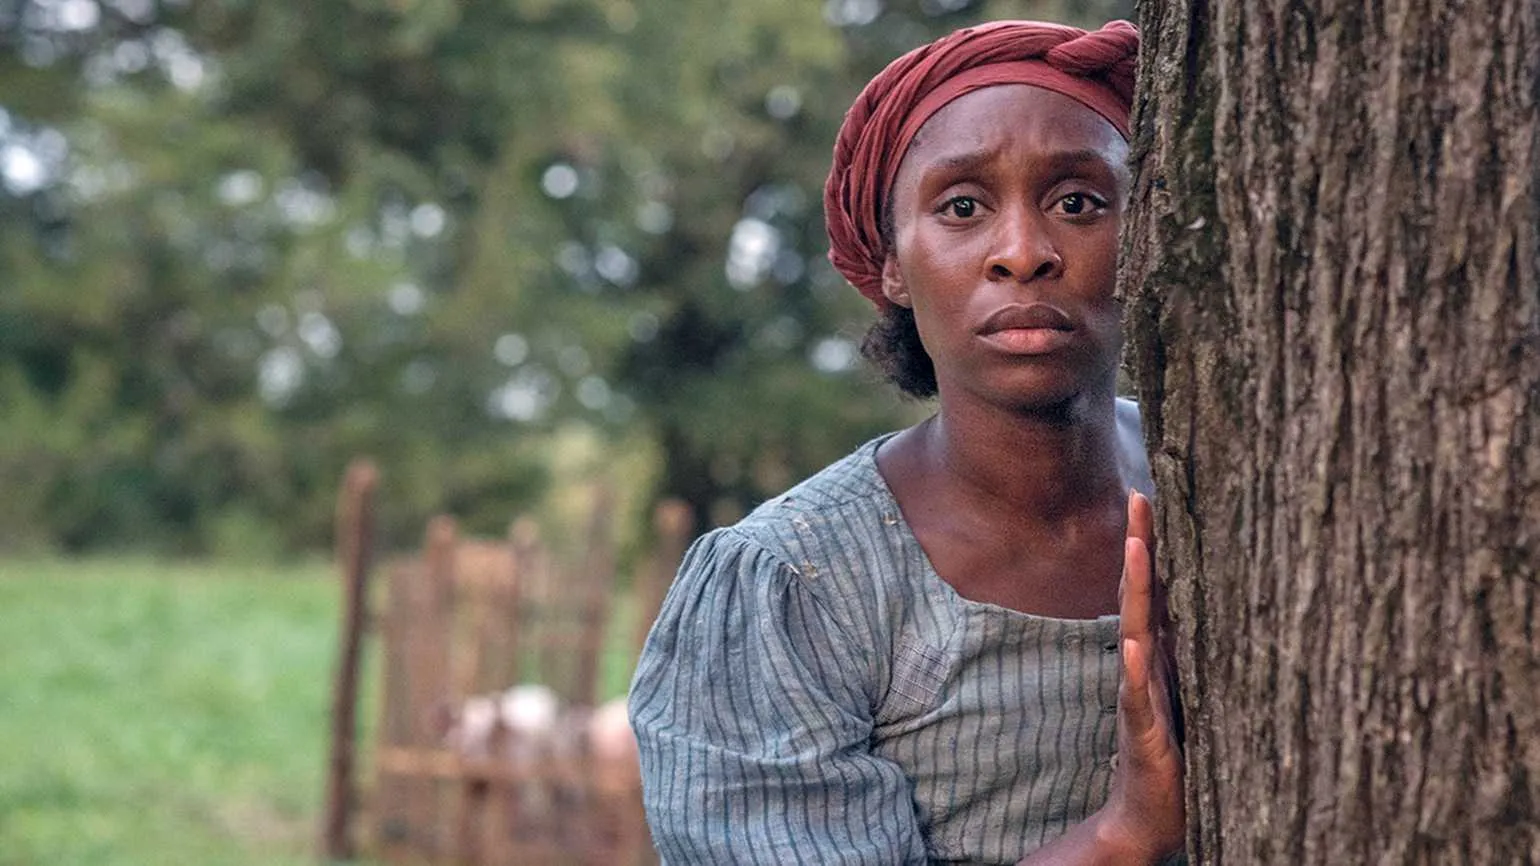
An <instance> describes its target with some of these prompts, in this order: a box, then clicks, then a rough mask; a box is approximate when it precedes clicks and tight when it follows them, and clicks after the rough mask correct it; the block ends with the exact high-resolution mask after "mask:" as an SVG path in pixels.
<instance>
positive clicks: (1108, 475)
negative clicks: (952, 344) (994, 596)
mask: <svg viewBox="0 0 1540 866" xmlns="http://www.w3.org/2000/svg"><path fill="white" fill-rule="evenodd" d="M917 432H919V433H920V435H921V437H922V438H921V441H920V442H919V443H917V444H918V445H919V446H920V447H919V453H918V455H917V456H919V457H920V459H921V460H922V461H923V462H924V463H925V464H927V465H926V472H925V474H931V473H937V474H939V475H940V477H939V478H937V479H936V480H938V481H940V482H941V483H942V484H943V485H944V486H946V487H951V488H953V491H954V492H955V493H956V494H960V495H962V496H963V497H965V498H966V499H971V500H974V501H975V502H978V503H980V504H985V505H989V506H996V507H998V508H999V509H1000V512H1001V513H1002V514H1013V515H1015V517H1016V519H1025V520H1028V521H1031V522H1041V523H1055V522H1058V521H1060V520H1063V519H1065V518H1067V517H1072V516H1074V515H1076V514H1078V513H1081V512H1083V511H1085V510H1086V509H1088V508H1099V507H1101V506H1103V505H1106V504H1107V502H1108V501H1109V500H1110V501H1114V502H1120V501H1121V500H1122V498H1123V497H1124V496H1125V495H1126V491H1124V490H1123V489H1122V488H1123V479H1122V478H1121V475H1120V473H1119V469H1118V466H1119V460H1118V436H1117V418H1116V403H1115V400H1114V391H1113V388H1112V387H1111V384H1110V383H1109V385H1108V387H1107V388H1106V389H1105V392H1104V393H1097V394H1081V395H1079V396H1077V397H1076V398H1074V399H1073V400H1071V401H1069V402H1067V403H1065V404H1062V405H1057V406H1052V407H1047V408H1044V409H1042V410H1037V411H1026V410H1022V411H1014V412H1007V411H1003V410H1001V409H1000V408H999V407H997V406H989V405H985V404H982V403H980V402H977V401H969V400H947V399H945V397H943V399H942V400H941V409H940V411H939V412H938V413H937V415H936V416H935V417H933V418H932V419H931V420H930V421H928V422H926V424H925V425H923V426H922V428H921V429H920V430H919V431H917Z"/></svg>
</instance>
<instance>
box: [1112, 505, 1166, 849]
mask: <svg viewBox="0 0 1540 866" xmlns="http://www.w3.org/2000/svg"><path fill="white" fill-rule="evenodd" d="M1153 527H1154V519H1153V517H1152V515H1151V511H1150V501H1149V500H1148V499H1146V498H1145V497H1144V496H1143V495H1141V494H1139V493H1137V492H1130V493H1129V496H1128V538H1127V539H1126V540H1125V541H1124V545H1123V583H1122V586H1121V587H1120V588H1119V591H1118V595H1119V599H1118V607H1119V614H1120V615H1121V620H1122V621H1121V631H1122V634H1121V644H1122V650H1123V653H1122V655H1123V683H1122V686H1121V688H1120V689H1119V691H1118V752H1117V766H1116V768H1115V769H1114V771H1113V777H1112V793H1111V795H1110V796H1109V797H1108V798H1107V804H1106V805H1105V806H1103V807H1102V809H1101V811H1100V812H1099V813H1098V814H1097V816H1096V819H1097V821H1098V823H1099V826H1098V828H1097V830H1098V835H1099V836H1101V837H1102V838H1103V839H1104V840H1105V841H1106V842H1107V843H1109V844H1110V845H1112V846H1113V848H1114V849H1115V850H1119V851H1125V852H1127V854H1126V856H1127V858H1128V859H1127V861H1126V862H1142V863H1149V862H1155V861H1158V860H1160V859H1161V858H1162V857H1165V856H1167V855H1169V854H1172V853H1175V852H1176V851H1179V850H1181V847H1182V843H1183V839H1184V837H1185V834H1186V812H1185V801H1184V799H1183V790H1182V752H1181V747H1180V745H1179V744H1178V743H1177V740H1176V723H1175V717H1174V714H1173V712H1172V707H1171V698H1170V695H1171V690H1170V685H1171V679H1172V678H1171V674H1170V669H1169V666H1168V665H1167V659H1166V652H1165V648H1164V645H1163V643H1162V641H1161V638H1160V631H1159V629H1160V625H1161V624H1160V623H1159V622H1158V621H1157V611H1158V610H1162V609H1163V606H1160V605H1157V601H1156V593H1155V580H1154V575H1153V573H1152V570H1151V566H1150V548H1151V546H1152V543H1153V540H1154V528H1153ZM1119 859H1120V860H1121V859H1122V858H1119Z"/></svg>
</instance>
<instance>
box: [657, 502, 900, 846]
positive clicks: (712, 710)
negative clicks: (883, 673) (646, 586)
mask: <svg viewBox="0 0 1540 866" xmlns="http://www.w3.org/2000/svg"><path fill="white" fill-rule="evenodd" d="M834 607H835V606H834V605H831V604H830V603H829V602H828V600H827V599H824V598H820V597H819V596H818V595H817V594H816V593H815V592H814V591H813V590H812V589H811V588H810V587H809V586H808V581H805V580H804V579H803V578H802V577H801V576H799V575H798V573H797V572H796V571H795V570H794V569H793V568H792V567H791V566H790V565H788V564H787V563H786V562H784V561H783V560H782V559H780V558H779V557H778V556H776V555H774V554H773V553H771V552H769V551H767V550H765V549H764V548H763V547H761V546H760V545H758V544H757V543H756V542H754V541H752V540H750V539H749V538H747V537H746V536H744V535H743V534H741V533H739V532H737V531H735V530H731V529H728V530H718V531H717V532H715V533H712V534H710V535H707V536H705V537H704V538H702V539H701V540H700V541H698V542H696V544H695V545H694V546H693V547H692V548H691V550H690V552H689V554H688V555H687V556H686V557H685V561H684V563H683V564H682V565H681V567H680V572H679V576H678V578H677V579H676V580H675V582H674V585H673V587H672V588H671V589H670V591H669V594H668V597H667V599H666V601H665V602H664V604H663V609H662V611H661V612H660V613H659V616H658V620H657V623H656V624H655V625H654V626H653V629H652V632H651V634H650V635H649V636H648V639H647V643H646V646H645V648H644V649H643V651H642V657H641V660H640V662H639V664H638V667H637V671H636V676H635V679H634V680H633V682H632V688H631V699H630V707H631V723H632V726H633V727H634V728H635V730H636V734H637V739H638V741H639V743H640V745H641V756H642V780H643V792H644V799H645V802H646V809H647V820H648V823H649V825H650V826H651V828H652V833H653V840H654V842H655V843H656V845H657V848H658V852H659V853H660V854H661V855H662V857H663V861H664V863H666V864H670V866H684V864H703V866H721V864H767V866H771V864H773V866H782V864H788V863H818V864H862V866H899V864H911V863H912V864H923V863H925V862H926V856H925V845H924V839H923V837H922V835H921V833H920V830H919V828H918V824H917V820H916V817H915V811H914V805H913V797H912V794H911V785H910V782H909V780H908V779H907V778H906V777H905V776H904V773H903V771H902V770H901V769H900V768H899V767H898V766H897V765H896V764H894V763H892V762H891V761H887V760H884V759H882V758H878V757H877V756H875V755H873V754H872V753H871V750H870V748H869V740H870V737H871V733H872V725H873V721H872V709H871V708H872V704H873V699H872V698H873V696H872V694H871V692H872V691H873V689H874V686H873V685H872V679H873V677H872V671H873V670H874V663H873V661H872V653H873V652H874V648H873V647H870V646H862V645H861V644H860V643H859V642H856V641H853V640H852V638H851V634H852V633H853V632H855V631H857V630H855V629H852V628H850V625H849V623H848V622H842V621H841V619H842V618H841V617H839V616H837V615H836V613H837V612H836V611H835V610H834V609H833V608H834Z"/></svg>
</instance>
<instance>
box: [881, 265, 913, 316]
mask: <svg viewBox="0 0 1540 866" xmlns="http://www.w3.org/2000/svg"><path fill="white" fill-rule="evenodd" d="M882 296H883V297H884V298H887V299H888V301H889V302H891V303H894V304H897V305H898V306H900V307H908V306H912V304H911V302H910V300H909V287H908V286H905V285H904V272H903V271H902V270H900V269H899V267H898V256H895V255H893V254H892V253H888V257H887V258H886V259H883V261H882Z"/></svg>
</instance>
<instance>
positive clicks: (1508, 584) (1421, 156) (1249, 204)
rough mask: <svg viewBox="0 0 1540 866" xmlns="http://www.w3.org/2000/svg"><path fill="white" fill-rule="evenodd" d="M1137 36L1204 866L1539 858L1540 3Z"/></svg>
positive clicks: (1174, 598) (1192, 19)
mask: <svg viewBox="0 0 1540 866" xmlns="http://www.w3.org/2000/svg"><path fill="white" fill-rule="evenodd" d="M1141 12H1142V14H1141V18H1142V20H1141V29H1142V30H1143V34H1144V40H1145V41H1144V48H1143V52H1142V55H1141V60H1140V79H1139V96H1138V98H1137V100H1136V108H1135V140H1134V146H1133V150H1134V153H1133V159H1134V164H1135V182H1134V190H1133V196H1132V199H1131V202H1132V203H1131V206H1130V215H1129V219H1128V221H1127V223H1126V225H1125V227H1124V250H1123V253H1124V257H1123V270H1122V273H1121V275H1120V287H1121V289H1122V292H1123V296H1124V298H1125V301H1126V304H1127V307H1126V315H1127V323H1128V325H1127V327H1128V333H1129V360H1130V364H1131V366H1132V368H1133V375H1134V379H1135V381H1136V382H1137V385H1138V390H1139V395H1140V398H1141V400H1142V401H1143V406H1144V413H1145V436H1146V444H1147V445H1148V447H1149V451H1150V456H1151V462H1152V466H1153V468H1154V473H1155V480H1156V486H1157V489H1158V496H1157V509H1156V512H1157V523H1158V542H1157V546H1158V550H1157V567H1158V568H1159V569H1160V570H1161V573H1162V574H1163V575H1165V576H1167V579H1168V585H1169V588H1170V593H1171V595H1170V604H1171V613H1172V617H1173V621H1174V624H1175V628H1176V633H1177V638H1178V654H1179V660H1178V666H1179V668H1180V674H1181V678H1182V687H1181V693H1182V699H1183V703H1184V707H1185V713H1186V750H1187V767H1188V778H1187V786H1188V818H1189V836H1188V848H1189V853H1190V855H1191V856H1192V859H1193V862H1195V863H1236V864H1270V863H1289V864H1295V863H1331V864H1360V863H1364V864H1400V863H1417V864H1423V863H1426V864H1448V863H1481V864H1504V866H1507V864H1521V863H1531V864H1532V863H1537V862H1540V640H1537V637H1540V635H1537V633H1536V632H1537V626H1536V624H1535V619H1536V614H1537V610H1536V607H1537V604H1536V602H1537V595H1540V578H1537V569H1540V234H1537V227H1536V223H1537V220H1540V185H1537V181H1536V173H1537V170H1540V136H1537V112H1536V101H1537V98H1540V47H1537V46H1540V2H1537V0H1467V2H1456V3H1450V4H1446V3H1444V2H1441V0H1387V2H1378V3H1363V2H1361V0H1296V2H1273V3H1241V2H1229V0H1173V2H1165V3H1145V4H1142V8H1141Z"/></svg>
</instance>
